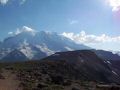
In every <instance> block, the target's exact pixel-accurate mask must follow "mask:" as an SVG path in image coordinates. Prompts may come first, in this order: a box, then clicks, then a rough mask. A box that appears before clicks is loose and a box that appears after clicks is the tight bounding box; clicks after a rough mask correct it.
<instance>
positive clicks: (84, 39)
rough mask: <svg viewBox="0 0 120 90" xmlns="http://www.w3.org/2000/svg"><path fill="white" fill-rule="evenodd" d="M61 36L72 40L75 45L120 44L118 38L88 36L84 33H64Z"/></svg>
mask: <svg viewBox="0 0 120 90" xmlns="http://www.w3.org/2000/svg"><path fill="white" fill-rule="evenodd" d="M62 35H63V36H65V37H67V38H70V39H71V40H74V41H75V42H76V43H85V44H86V43H87V44H88V43H104V42H118V41H119V42H120V36H116V37H111V36H107V35H105V34H102V35H99V36H96V35H88V34H86V32H85V31H81V32H80V33H79V34H74V33H66V32H64V33H63V34H62Z"/></svg>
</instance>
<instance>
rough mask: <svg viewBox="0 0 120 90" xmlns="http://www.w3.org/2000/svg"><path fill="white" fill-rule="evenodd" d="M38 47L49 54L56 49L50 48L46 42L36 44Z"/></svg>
mask: <svg viewBox="0 0 120 90" xmlns="http://www.w3.org/2000/svg"><path fill="white" fill-rule="evenodd" d="M36 47H37V48H39V49H40V50H41V51H42V52H44V53H46V54H47V56H49V55H52V54H54V53H55V51H52V50H50V49H49V48H48V47H47V45H46V44H45V43H43V44H42V45H36Z"/></svg>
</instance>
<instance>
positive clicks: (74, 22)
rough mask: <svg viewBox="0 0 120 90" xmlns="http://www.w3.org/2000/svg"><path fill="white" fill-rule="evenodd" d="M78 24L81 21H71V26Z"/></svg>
mask: <svg viewBox="0 0 120 90" xmlns="http://www.w3.org/2000/svg"><path fill="white" fill-rule="evenodd" d="M78 22H79V21H77V20H71V21H69V23H70V25H73V24H77V23H78Z"/></svg>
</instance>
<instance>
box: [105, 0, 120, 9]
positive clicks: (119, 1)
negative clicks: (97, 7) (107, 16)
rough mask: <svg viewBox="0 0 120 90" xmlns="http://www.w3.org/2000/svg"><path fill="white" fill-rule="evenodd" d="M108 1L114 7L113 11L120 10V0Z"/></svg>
mask: <svg viewBox="0 0 120 90" xmlns="http://www.w3.org/2000/svg"><path fill="white" fill-rule="evenodd" d="M107 2H108V3H109V5H110V6H111V7H112V11H119V10H120V0H107Z"/></svg>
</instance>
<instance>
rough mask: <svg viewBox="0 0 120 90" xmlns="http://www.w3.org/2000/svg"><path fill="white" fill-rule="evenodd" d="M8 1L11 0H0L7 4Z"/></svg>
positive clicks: (1, 2) (0, 2)
mask: <svg viewBox="0 0 120 90" xmlns="http://www.w3.org/2000/svg"><path fill="white" fill-rule="evenodd" d="M8 1H9V0H0V4H3V5H5V4H7V2H8Z"/></svg>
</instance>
